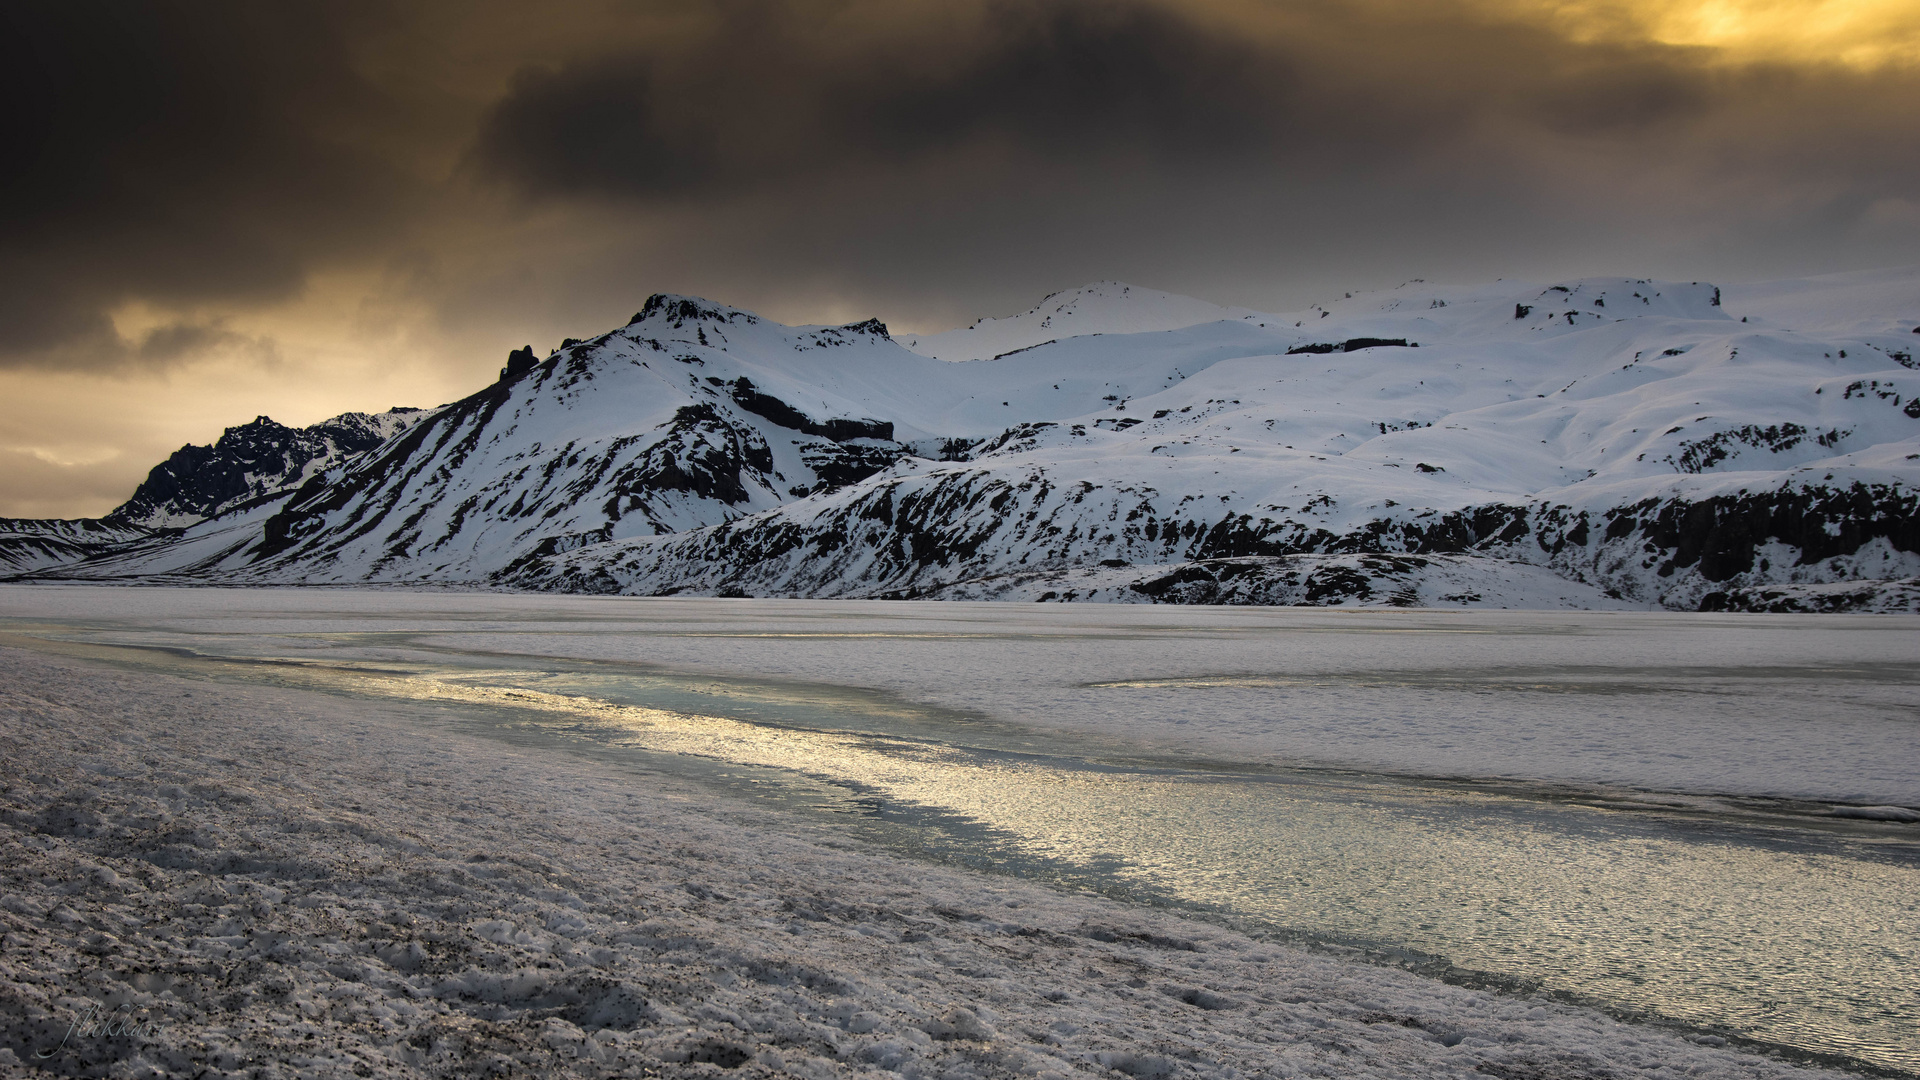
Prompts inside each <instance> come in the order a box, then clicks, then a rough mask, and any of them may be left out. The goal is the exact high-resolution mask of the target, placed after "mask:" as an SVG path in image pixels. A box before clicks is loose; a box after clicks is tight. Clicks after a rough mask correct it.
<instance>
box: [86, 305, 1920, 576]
mask: <svg viewBox="0 0 1920 1080" xmlns="http://www.w3.org/2000/svg"><path fill="white" fill-rule="evenodd" d="M1903 273H1904V274H1905V276H1904V278H1900V279H1899V281H1896V282H1895V285H1898V284H1899V282H1900V281H1904V282H1905V285H1906V287H1907V289H1908V291H1907V293H1906V294H1905V295H1909V296H1911V297H1912V304H1911V306H1912V308H1913V310H1912V311H1911V312H1907V313H1904V314H1892V315H1890V314H1888V313H1887V312H1885V311H1883V310H1882V308H1883V307H1885V306H1886V305H1887V304H1888V303H1891V301H1889V300H1887V297H1888V296H1892V295H1900V294H1899V293H1898V290H1897V289H1896V288H1895V287H1894V285H1889V284H1888V280H1887V275H1881V276H1880V277H1878V278H1875V279H1873V280H1872V281H1871V282H1868V283H1867V285H1871V289H1870V290H1869V291H1870V294H1871V297H1870V298H1871V300H1872V303H1866V302H1862V303H1860V304H1852V303H1851V301H1849V300H1848V299H1847V298H1848V297H1849V296H1851V295H1852V294H1851V293H1849V292H1848V289H1849V288H1853V287H1855V286H1856V285H1857V286H1858V287H1860V288H1866V287H1867V285H1859V283H1853V284H1848V283H1846V282H1843V283H1841V285H1838V286H1836V285H1835V284H1834V283H1833V282H1813V283H1799V284H1797V285H1794V286H1792V287H1783V286H1769V287H1764V288H1762V287H1753V288H1754V295H1756V296H1758V297H1760V298H1761V301H1762V303H1760V304H1759V307H1757V308H1756V310H1755V311H1754V312H1751V313H1749V312H1746V311H1741V310H1733V309H1732V308H1731V307H1730V305H1732V306H1737V305H1738V304H1739V303H1740V297H1741V295H1742V293H1741V292H1740V291H1739V290H1735V291H1734V292H1733V293H1732V294H1731V295H1732V299H1731V300H1729V299H1728V298H1727V297H1726V296H1723V294H1722V292H1721V290H1720V289H1718V288H1716V287H1714V286H1712V285H1706V284H1675V283H1667V282H1653V281H1641V280H1626V279H1589V280H1581V281H1569V282H1563V283H1559V284H1554V285H1548V286H1545V287H1542V286H1540V285H1532V286H1523V285H1516V284H1511V283H1497V284H1495V285H1491V286H1485V287H1481V288H1473V289H1456V288H1436V287H1432V286H1428V285H1426V284H1424V283H1419V282H1415V283H1411V284H1409V285H1407V286H1403V287H1402V288H1400V289H1397V290H1392V291H1390V292H1386V293H1379V294H1369V295H1362V296H1358V297H1351V298H1346V299H1343V300H1341V301H1338V302H1336V303H1333V304H1329V305H1326V306H1325V307H1316V308H1314V309H1312V310H1310V311H1308V312H1301V313H1296V314H1295V315H1291V316H1278V315H1273V316H1259V315H1258V313H1251V314H1245V315H1243V314H1240V313H1236V312H1230V311H1227V312H1225V314H1226V316H1227V317H1224V318H1216V319H1215V320H1214V321H1208V322H1201V323H1198V324H1196V325H1186V326H1181V327H1180V328H1177V329H1170V330H1151V331H1145V332H1124V331H1129V330H1137V329H1138V328H1139V327H1141V326H1151V325H1155V320H1156V319H1158V320H1159V325H1165V324H1178V323H1181V322H1183V321H1185V320H1186V319H1187V317H1189V316H1191V315H1192V314H1193V313H1194V312H1195V311H1201V312H1202V314H1203V316H1204V313H1205V312H1204V309H1206V308H1208V307H1209V305H1204V304H1203V303H1202V302H1199V301H1191V300H1188V299H1186V298H1178V297H1174V298H1168V297H1165V295H1164V294H1157V297H1156V296H1147V297H1146V298H1145V299H1142V298H1140V297H1135V296H1133V295H1132V291H1131V289H1130V287H1127V286H1109V285H1103V286H1090V287H1088V289H1085V290H1079V292H1078V294H1076V295H1075V297H1073V298H1070V299H1072V300H1073V302H1072V303H1071V304H1070V303H1069V302H1068V301H1065V300H1060V298H1059V297H1051V298H1049V303H1050V304H1052V308H1048V309H1047V310H1048V311H1051V314H1044V315H1043V314H1040V313H1041V312H1042V309H1036V310H1035V312H1029V313H1028V314H1027V315H1023V316H1017V317H1015V319H1012V320H1002V321H1001V322H1003V323H1006V324H1008V325H1007V326H999V325H998V324H995V327H989V329H993V330H994V333H995V334H998V335H999V336H1000V337H1004V338H1006V339H1007V340H1008V341H1013V340H1016V339H1017V338H1019V335H1020V334H1025V335H1027V336H1029V337H1030V336H1032V335H1033V334H1034V333H1038V332H1040V331H1041V330H1045V331H1046V332H1053V331H1054V329H1055V327H1040V326H1039V325H1038V324H1039V323H1040V322H1044V321H1046V320H1047V319H1051V318H1054V317H1055V316H1058V317H1059V321H1065V320H1066V319H1067V313H1068V311H1069V308H1071V310H1072V312H1074V313H1075V314H1074V315H1073V318H1074V319H1075V320H1076V321H1075V322H1074V324H1073V325H1074V329H1075V330H1076V331H1080V332H1079V333H1078V334H1077V336H1071V337H1062V338H1060V339H1058V340H1046V341H1042V342H1038V343H1030V344H1029V345H1028V346H1026V347H1023V348H1021V349H1019V350H1018V351H1015V352H1012V353H1010V354H1006V355H998V356H997V358H995V359H988V360H972V361H965V362H946V361H942V360H937V359H933V358H930V357H928V356H923V355H919V354H917V353H915V352H913V351H910V350H909V349H906V348H903V347H902V346H901V344H900V343H898V342H896V341H894V340H893V339H892V338H891V337H890V336H889V335H888V332H887V329H886V327H884V326H882V325H881V324H879V323H878V322H876V321H871V320H870V321H868V322H865V323H856V324H850V325H846V326H837V327H829V326H814V327H788V326H781V325H778V324H774V323H770V322H767V321H765V320H762V319H760V318H758V317H757V316H754V315H752V314H750V313H748V312H744V311H740V310H738V309H734V308H729V307H725V306H722V305H716V304H712V303H710V302H708V301H704V300H699V299H695V298H690V297H675V296H656V297H653V298H652V299H650V300H649V301H648V302H647V304H646V306H645V307H644V308H643V309H642V310H641V311H640V313H639V314H637V315H636V316H635V317H634V319H633V321H632V322H630V323H629V324H628V325H627V326H625V327H623V328H621V329H619V330H616V331H613V332H611V333H608V334H604V335H602V336H600V337H598V338H594V339H592V340H590V341H584V342H573V343H569V344H568V345H566V346H565V347H563V348H562V349H561V350H559V351H558V352H556V353H554V354H553V355H551V356H549V357H547V358H545V359H544V360H541V361H539V362H538V363H535V364H532V365H528V364H527V363H525V357H522V358H521V360H522V362H520V363H516V364H509V367H508V370H507V371H506V372H503V378H502V380H501V381H500V382H498V383H496V384H494V385H493V386H490V387H488V388H486V389H485V390H482V391H480V392H479V393H477V394H475V395H473V396H472V397H469V398H467V399H465V400H463V401H460V402H457V403H455V404H453V405H450V406H446V407H444V408H443V409H441V410H439V411H437V412H436V413H434V414H432V415H431V416H429V417H426V418H424V419H423V420H421V422H419V423H418V424H416V425H415V426H413V427H411V428H410V429H409V430H407V431H405V432H404V433H403V434H400V435H398V436H397V437H395V438H392V439H390V440H388V441H386V442H385V443H383V444H382V445H380V446H379V447H378V448H376V449H373V450H371V451H369V452H367V453H365V454H363V455H361V456H359V457H357V458H350V459H349V458H345V457H342V458H338V459H333V460H334V461H335V463H333V464H330V465H328V466H326V467H324V468H317V469H316V468H307V470H306V471H307V474H308V478H307V479H306V481H305V483H304V484H303V485H302V486H301V487H300V488H299V489H298V490H297V492H294V493H293V494H291V496H290V497H288V496H285V495H284V494H283V495H282V496H278V497H276V498H275V499H273V500H268V501H266V502H256V503H247V502H245V501H242V502H239V503H228V504H224V505H225V506H227V509H226V510H225V511H224V512H222V513H221V514H220V516H218V517H215V518H213V519H211V520H208V521H205V522H202V523H199V524H196V525H194V526H193V527H191V528H189V529H188V530H186V532H185V533H183V534H182V535H180V536H179V537H178V538H172V539H169V540H168V541H167V542H166V543H164V544H152V543H149V544H146V545H144V546H139V547H136V548H128V549H123V550H120V551H118V552H116V553H113V554H109V555H106V556H102V557H95V558H93V559H91V560H90V561H87V562H84V563H80V564H73V565H68V566H66V567H63V568H61V569H60V570H59V571H58V573H59V574H61V575H65V576H84V577H96V578H98V577H109V578H115V577H118V578H125V577H132V578H154V577H177V578H185V579H189V580H222V581H254V582H289V581H291V582H340V583H347V582H365V581H461V582H469V583H475V584H489V585H494V586H509V587H517V588H533V589H566V590H584V591H595V592H625V593H640V594H665V593H696V594H697V593H710V594H725V595H738V594H746V595H760V596H933V597H942V596H953V597H959V596H979V597H985V596H994V597H1004V598H1009V599H1013V598H1019V599H1096V600H1120V601H1128V602H1188V603H1194V602H1199V603H1221V602H1226V603H1322V604H1340V603H1345V604H1356V603H1366V604H1393V603H1419V604H1454V603H1458V604H1476V603H1479V604H1501V605H1505V606H1575V607H1585V606H1604V605H1608V604H1618V603H1626V604H1635V605H1648V604H1656V605H1663V606H1667V607H1674V608H1686V609H1694V608H1701V607H1705V608H1708V609H1747V608H1754V609H1773V608H1782V607H1794V606H1807V607H1814V608H1818V609H1821V610H1839V609H1856V610H1857V609H1864V610H1877V609H1883V608H1897V609H1905V608H1907V607H1910V606H1911V605H1912V602H1913V600H1912V598H1913V596H1914V595H1915V592H1916V590H1915V589H1914V588H1913V587H1912V586H1911V585H1908V584H1898V583H1900V582H1903V581H1906V580H1907V579H1913V578H1915V577H1917V576H1920V525H1917V524H1916V522H1920V505H1916V503H1917V502H1920V496H1917V495H1916V488H1917V487H1920V485H1917V484H1916V480H1920V376H1917V375H1916V372H1915V370H1914V368H1915V363H1914V360H1913V356H1912V345H1911V344H1910V343H1909V341H1908V340H1905V339H1896V338H1895V337H1893V336H1891V332H1890V331H1889V329H1888V328H1889V327H1891V326H1896V325H1905V324H1907V323H1920V272H1914V271H1906V272H1903ZM1896 276H1897V275H1896ZM1116 290H1120V291H1119V292H1118V294H1117V296H1118V299H1116V295H1115V293H1116ZM1796 290H1797V291H1796ZM1142 292H1143V293H1144V292H1145V291H1144V290H1142ZM1802 294H1806V295H1811V296H1815V297H1817V298H1819V299H1820V302H1819V303H1815V304H1811V305H1808V304H1800V305H1799V306H1795V302H1794V298H1795V297H1797V296H1800V295H1802ZM1061 295H1063V296H1064V295H1066V294H1061ZM1095 301H1099V302H1095ZM1156 305H1158V306H1159V307H1160V308H1164V309H1165V310H1163V311H1161V312H1160V314H1159V315H1156V314H1155V313H1154V309H1155V306H1156ZM1195 305H1198V306H1197V307H1196V306H1195ZM1043 308H1047V305H1043ZM1053 308H1057V309H1059V310H1057V311H1055V310H1053ZM1215 310H1216V311H1225V309H1215ZM1762 310H1765V311H1777V312H1782V313H1786V314H1787V315H1790V316H1792V317H1793V318H1796V319H1801V320H1805V321H1806V325H1809V326H1815V327H1816V329H1814V330H1811V331H1805V332H1803V331H1801V330H1799V329H1797V328H1796V327H1795V326H1793V325H1784V326H1783V325H1776V324H1774V323H1773V322H1772V321H1770V320H1769V319H1768V318H1766V317H1764V316H1763V315H1761V314H1760V312H1761V311H1762ZM1809 311H1812V312H1817V313H1819V317H1818V318H1815V317H1814V315H1810V314H1809V313H1808V312H1809ZM1836 311H1839V312H1842V313H1843V314H1840V315H1835V314H1834V312H1836ZM1750 319H1754V320H1756V321H1748V320H1750ZM1022 320H1024V322H1023V321H1022ZM1028 323H1033V324H1034V325H1032V326H1028V325H1027V324H1028ZM982 325H985V324H982ZM1849 328H1855V329H1857V330H1858V331H1859V332H1858V333H1853V332H1850V329H1849ZM974 329H979V327H976V328H974ZM1016 330H1018V331H1019V334H1015V331H1016ZM969 332H971V331H956V332H955V334H956V335H957V334H965V333H969ZM986 336H992V335H986ZM945 337H949V338H951V337H952V335H946V336H945ZM1911 337H1912V335H1911V334H1909V335H1908V338H1911ZM929 340H931V339H917V342H918V343H920V344H921V345H922V347H925V345H924V343H925V342H926V341H929ZM956 340H958V339H956ZM982 340H984V337H982ZM1022 340H1023V339H1022ZM1915 340H1920V339H1915ZM956 348H958V346H956ZM962 351H965V350H962ZM236 430H242V429H236ZM230 434H231V433H230ZM315 460H318V459H317V458H316V459H315ZM156 472H158V471H157V470H156ZM1868 582H1879V583H1881V584H1865V583H1868ZM1839 583H1849V584H1847V587H1846V588H1843V589H1834V588H1829V586H1834V585H1836V584H1839Z"/></svg>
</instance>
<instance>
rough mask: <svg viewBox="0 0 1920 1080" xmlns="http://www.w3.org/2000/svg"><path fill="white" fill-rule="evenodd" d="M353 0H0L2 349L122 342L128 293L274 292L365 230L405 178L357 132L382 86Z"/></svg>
mask: <svg viewBox="0 0 1920 1080" xmlns="http://www.w3.org/2000/svg"><path fill="white" fill-rule="evenodd" d="M362 14H363V13H362V12H361V11H360V9H359V8H358V7H357V6H356V5H354V4H348V3H313V4H301V3H286V2H280V0H276V2H274V3H270V4H261V3H251V2H245V0H239V2H219V0H182V2H176V3H143V4H134V3H125V2H118V0H94V2H87V0H57V2H51V3H48V2H31V0H29V2H25V3H10V4H7V5H5V6H4V8H0V94H4V95H5V100H6V102H7V105H6V108H5V111H4V113H3V114H0V124H4V128H3V129H0V139H3V140H4V145H5V146H6V147H7V148H8V159H9V160H8V166H7V167H6V168H5V169H0V200H4V206H5V210H4V211H0V214H4V216H0V327H3V328H4V343H3V344H0V363H8V364H13V365H20V364H43V365H55V366H62V367H85V366H100V367H107V366H113V365H117V364H127V363H133V364H139V363H152V362H165V361H166V360H167V359H168V358H170V357H172V356H174V355H178V350H171V349H167V348H158V349H154V350H137V351H131V352H130V351H128V350H127V349H126V348H125V347H124V346H123V345H122V344H121V343H120V342H119V340H118V338H117V337H116V336H115V334H114V333H113V330H112V327H111V325H110V323H109V322H108V319H107V313H108V312H109V311H110V310H112V309H113V308H114V307H116V306H117V305H119V304H121V303H124V302H126V301H129V300H145V301H148V302H152V303H160V304H173V305H192V304H195V303H199V302H207V301H222V302H231V301H235V300H240V301H248V300H267V299H272V298H277V297H282V296H285V295H287V294H289V293H290V292H292V291H293V290H295V289H297V288H298V287H299V285H300V284H301V282H302V281H303V280H304V279H305V276H306V274H307V272H308V271H309V270H310V268H311V267H312V266H313V264H314V262H315V261H316V260H318V259H324V258H326V257H328V256H329V255H331V254H334V253H340V252H350V251H353V250H355V249H356V248H359V247H362V246H364V245H366V244H368V243H370V242H371V241H373V240H374V239H375V238H376V237H378V236H379V235H380V233H381V231H382V230H384V229H386V228H388V227H389V226H390V225H391V224H392V222H393V221H394V220H395V219H396V217H397V216H398V215H399V214H400V213H402V212H403V210H404V207H405V204H406V199H407V195H408V190H407V184H406V183H405V182H404V181H403V180H402V179H401V178H400V177H399V176H397V175H396V174H395V172H394V170H393V168H392V167H391V166H390V165H389V164H388V163H386V162H385V161H383V160H382V159H381V158H380V157H379V156H378V155H375V154H372V153H369V152H367V151H366V150H364V149H362V148H359V147H358V146H356V144H355V141H354V140H355V137H356V133H357V132H358V131H359V130H360V129H363V128H365V127H366V126H367V125H368V123H370V122H371V123H378V118H379V117H380V115H381V112H382V110H383V108H385V107H386V106H385V103H384V102H383V100H382V98H381V96H380V95H379V94H378V93H376V92H375V91H374V90H373V89H372V88H371V87H369V86H367V85H366V84H365V83H364V82H363V81H362V80H361V79H359V78H358V77H357V76H356V75H355V74H354V73H353V71H352V69H351V66H350V65H349V63H348V62H347V57H346V54H345V51H344V48H343V35H344V34H345V33H346V32H347V31H348V28H350V27H351V26H352V25H353V24H354V23H355V21H356V20H358V19H360V18H361V17H362Z"/></svg>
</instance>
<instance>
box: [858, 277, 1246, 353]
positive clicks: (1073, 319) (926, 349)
mask: <svg viewBox="0 0 1920 1080" xmlns="http://www.w3.org/2000/svg"><path fill="white" fill-rule="evenodd" d="M1278 318H1279V317H1278V316H1275V315H1267V314H1264V313H1262V312H1258V311H1254V310H1252V309H1250V308H1234V307H1221V306H1220V305H1218V304H1210V303H1208V302H1207V301H1205V300H1196V299H1194V298H1193V297H1191V296H1180V295H1177V294H1175V293H1167V292H1161V291H1159V290H1158V289H1143V288H1140V287H1139V286H1137V285H1128V284H1126V283H1125V282H1121V281H1096V282H1094V283H1093V284H1091V285H1082V286H1081V287H1079V288H1077V289H1068V290H1066V291H1064V292H1057V293H1054V294H1053V295H1051V296H1049V297H1047V298H1046V299H1045V300H1042V301H1040V302H1039V303H1038V304H1035V305H1034V306H1033V308H1032V309H1031V310H1029V311H1025V312H1022V313H1020V314H1018V315H1011V316H1008V317H1007V318H1004V319H981V320H980V321H978V322H976V323H974V324H973V325H972V326H966V327H962V328H960V329H958V330H948V331H946V332H944V333H939V334H901V335H897V336H896V339H895V340H897V341H899V342H900V344H902V345H904V346H906V347H907V348H909V349H912V350H913V351H914V352H917V353H919V354H921V355H922V356H931V357H933V358H934V359H936V360H991V359H993V358H995V357H997V356H1003V355H1005V354H1007V353H1011V352H1017V351H1019V350H1021V349H1029V348H1032V347H1033V346H1035V345H1039V344H1042V343H1043V342H1048V341H1057V340H1060V339H1063V338H1070V337H1080V336H1083V335H1087V334H1145V333H1152V332H1154V331H1156V330H1180V329H1184V328H1185V327H1189V326H1197V325H1199V324H1201V323H1210V322H1227V321H1236V320H1237V321H1242V322H1250V323H1254V324H1256V325H1258V324H1261V323H1266V322H1274V323H1275V325H1278V322H1277V320H1278Z"/></svg>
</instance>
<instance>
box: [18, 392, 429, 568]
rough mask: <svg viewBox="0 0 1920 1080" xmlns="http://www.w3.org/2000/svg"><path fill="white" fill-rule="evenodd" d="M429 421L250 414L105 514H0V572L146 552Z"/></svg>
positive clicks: (190, 447) (407, 414)
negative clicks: (289, 419)
mask: <svg viewBox="0 0 1920 1080" xmlns="http://www.w3.org/2000/svg"><path fill="white" fill-rule="evenodd" d="M427 415H428V414H427V412H426V411H425V410H422V409H409V408H396V409H390V410H388V411H387V412H384V413H379V414H377V415H368V414H366V413H342V414H341V415H339V416H336V417H333V418H331V419H328V420H322V421H321V422H319V423H317V424H314V425H313V426H312V427H305V428H290V427H287V426H286V425H284V424H278V423H275V422H274V421H273V420H272V419H270V418H268V417H265V416H261V417H256V418H255V419H254V421H253V422H252V423H249V424H242V425H240V426H238V427H230V428H228V429H226V431H225V432H223V433H222V434H221V436H220V438H219V439H217V440H215V441H214V442H213V443H212V444H211V445H208V446H196V445H194V444H192V443H188V444H187V445H185V446H182V447H181V448H180V449H178V450H176V451H174V452H173V454H172V455H171V456H170V457H168V458H167V460H165V461H163V462H161V463H160V464H158V465H155V466H154V467H153V469H152V470H151V471H149V472H148V473H147V478H146V480H144V481H142V482H141V484H140V486H139V487H137V488H135V489H134V492H133V496H132V497H131V498H129V499H128V500H127V501H126V502H124V503H122V504H120V505H119V506H118V507H115V508H114V509H113V510H112V511H111V512H110V513H108V514H107V516H106V517H104V518H82V519H77V520H72V521H61V520H51V521H41V520H31V519H20V518H0V571H10V572H14V573H22V572H29V571H35V570H44V569H49V568H55V567H60V566H64V565H67V564H70V563H74V562H78V561H81V560H84V559H88V558H93V557H98V556H103V555H107V554H112V553H116V552H119V551H122V550H124V549H126V548H128V547H130V546H133V545H137V544H145V545H146V546H152V543H153V542H154V541H155V540H156V539H159V540H161V541H164V539H165V538H167V537H170V536H172V535H174V534H175V533H177V532H178V531H179V530H180V529H183V528H185V527H187V526H189V525H194V524H197V523H199V522H202V521H205V520H207V519H208V518H211V517H217V516H219V515H221V514H226V513H229V512H231V511H234V510H236V509H239V508H243V507H245V506H247V505H249V504H251V503H253V502H255V501H256V500H260V499H267V500H269V501H272V500H273V499H274V497H275V494H276V493H278V494H279V496H280V498H282V499H284V497H285V495H286V494H288V491H287V490H286V489H289V488H291V487H293V486H296V485H298V484H300V483H301V482H302V481H304V480H306V478H307V477H308V476H311V475H312V474H313V473H315V472H318V471H320V470H322V469H325V468H327V467H329V466H332V465H335V464H338V463H340V462H343V461H346V460H348V459H350V458H353V457H356V456H358V455H360V454H363V453H365V452H367V451H368V450H371V449H373V448H374V447H376V446H379V445H380V444H381V443H382V442H385V441H386V440H387V439H389V438H392V437H393V436H394V435H396V434H398V433H399V432H401V431H405V430H406V429H407V428H408V427H410V426H412V425H413V424H415V423H418V422H419V421H420V420H422V419H424V418H425V417H426V416H427Z"/></svg>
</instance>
